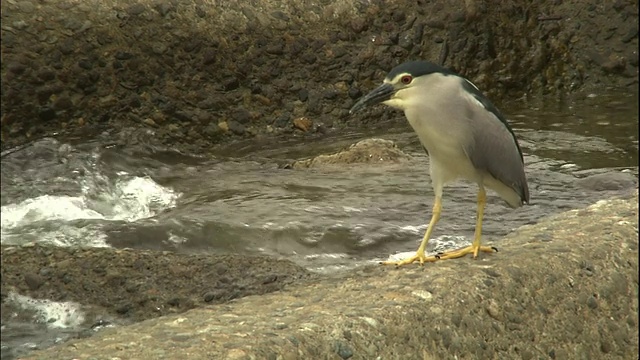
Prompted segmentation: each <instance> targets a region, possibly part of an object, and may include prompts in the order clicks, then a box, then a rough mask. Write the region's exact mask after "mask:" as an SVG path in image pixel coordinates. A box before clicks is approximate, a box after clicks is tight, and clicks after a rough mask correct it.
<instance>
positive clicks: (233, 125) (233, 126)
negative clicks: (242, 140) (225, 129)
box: [227, 120, 247, 135]
mask: <svg viewBox="0 0 640 360" xmlns="http://www.w3.org/2000/svg"><path fill="white" fill-rule="evenodd" d="M227 124H228V125H229V130H231V132H232V133H234V134H236V135H243V134H244V133H245V132H246V131H247V128H246V127H245V126H244V125H242V124H240V123H239V122H237V121H235V120H229V121H228V122H227Z"/></svg>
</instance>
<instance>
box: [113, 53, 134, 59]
mask: <svg viewBox="0 0 640 360" xmlns="http://www.w3.org/2000/svg"><path fill="white" fill-rule="evenodd" d="M114 57H115V58H116V59H117V60H129V59H131V58H133V54H132V53H130V52H126V51H118V52H116V54H115V55H114Z"/></svg>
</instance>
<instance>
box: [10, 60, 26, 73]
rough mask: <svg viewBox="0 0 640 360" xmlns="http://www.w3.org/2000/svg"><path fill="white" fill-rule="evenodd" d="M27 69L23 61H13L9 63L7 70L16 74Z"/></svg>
mask: <svg viewBox="0 0 640 360" xmlns="http://www.w3.org/2000/svg"><path fill="white" fill-rule="evenodd" d="M26 69H27V66H26V65H25V64H23V63H21V62H17V61H14V62H11V63H9V64H8V65H7V70H8V71H10V72H12V73H14V74H18V75H19V74H22V73H23V72H24V71H25V70H26Z"/></svg>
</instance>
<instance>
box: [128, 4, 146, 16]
mask: <svg viewBox="0 0 640 360" xmlns="http://www.w3.org/2000/svg"><path fill="white" fill-rule="evenodd" d="M145 10H146V8H145V6H144V5H142V4H133V5H131V6H129V8H128V9H127V14H129V15H131V16H137V15H140V14H142V13H143V12H144V11H145Z"/></svg>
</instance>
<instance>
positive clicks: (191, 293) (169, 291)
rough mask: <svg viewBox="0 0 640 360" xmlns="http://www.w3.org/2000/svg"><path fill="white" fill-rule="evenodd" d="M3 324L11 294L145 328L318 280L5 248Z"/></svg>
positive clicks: (283, 264) (139, 257)
mask: <svg viewBox="0 0 640 360" xmlns="http://www.w3.org/2000/svg"><path fill="white" fill-rule="evenodd" d="M0 255H1V256H2V310H3V311H2V319H3V321H4V320H5V319H6V318H8V317H10V316H11V313H12V311H9V310H10V307H11V306H13V304H11V301H6V300H7V299H8V296H9V294H10V293H17V294H20V295H27V296H29V297H32V298H36V299H50V300H53V301H65V302H66V301H72V302H76V303H80V304H84V305H91V308H90V309H88V310H89V311H88V312H89V313H90V315H89V316H88V317H87V318H88V319H87V326H91V325H92V324H94V323H96V322H99V321H109V322H112V321H115V322H117V323H131V322H138V321H142V320H145V319H149V318H153V317H158V316H162V315H168V314H175V313H181V312H184V311H187V310H189V309H192V308H195V307H198V306H202V305H204V304H220V303H224V302H227V301H229V300H232V299H235V298H240V297H243V296H248V295H260V294H265V293H268V292H273V291H277V290H280V289H282V288H283V287H285V286H286V285H288V284H291V283H294V282H295V283H302V282H304V281H306V280H309V279H313V278H315V277H316V276H315V275H313V274H311V273H309V272H308V271H307V270H305V269H303V268H302V267H300V266H297V265H295V264H293V263H291V262H289V261H282V260H277V259H273V258H269V257H260V256H240V255H188V254H179V253H172V252H154V251H141V250H130V249H123V250H115V249H112V248H85V249H78V248H62V247H48V246H42V245H32V246H26V245H25V246H21V247H13V246H2V247H0Z"/></svg>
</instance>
